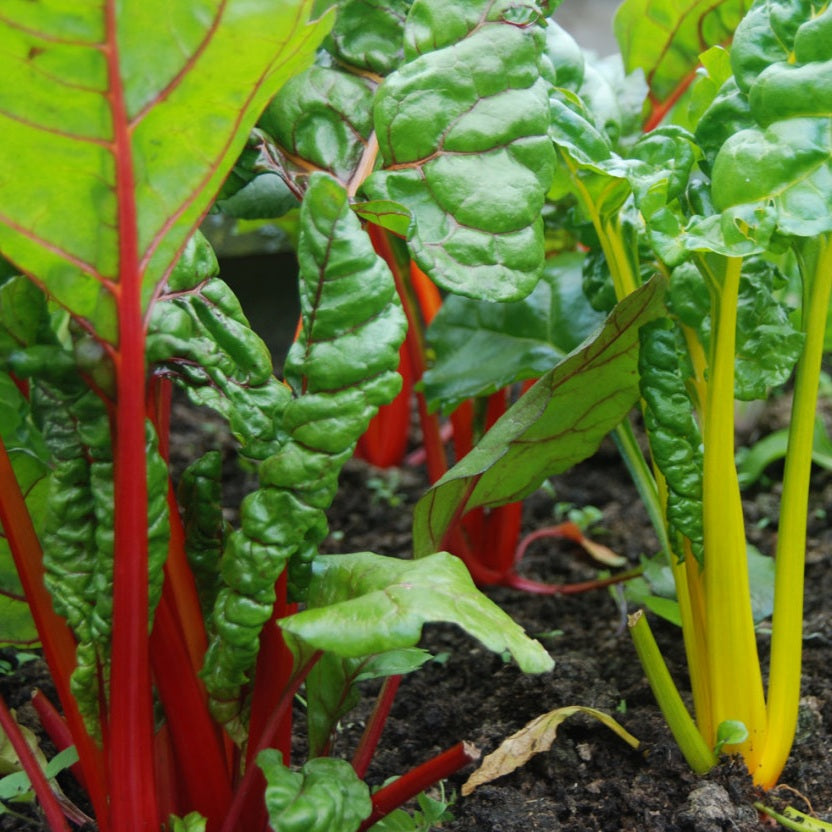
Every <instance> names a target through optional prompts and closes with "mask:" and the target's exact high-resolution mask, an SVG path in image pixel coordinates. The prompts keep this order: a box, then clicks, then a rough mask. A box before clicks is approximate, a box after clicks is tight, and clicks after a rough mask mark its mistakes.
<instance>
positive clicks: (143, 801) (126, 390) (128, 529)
mask: <svg viewBox="0 0 832 832" xmlns="http://www.w3.org/2000/svg"><path fill="white" fill-rule="evenodd" d="M104 8H105V16H106V36H107V44H108V48H107V50H106V52H105V55H106V60H107V75H108V88H109V101H110V109H111V115H112V124H113V155H114V158H115V182H116V197H117V202H118V216H117V223H118V235H119V254H118V263H119V267H118V283H117V284H116V285H115V286H114V292H115V297H116V302H117V309H118V349H117V351H116V352H115V354H114V361H115V370H116V389H117V401H116V421H115V430H114V442H115V453H114V470H115V483H114V485H115V514H114V534H115V554H114V563H113V638H112V657H113V659H112V674H111V687H110V691H111V700H110V701H111V706H112V707H111V714H110V717H111V718H110V744H109V752H110V818H111V821H112V825H113V827H114V828H115V829H117V830H119V832H132V830H136V832H140V831H141V832H149V830H153V829H158V827H159V813H158V808H157V800H156V790H155V774H154V770H153V769H154V764H153V758H154V749H153V699H152V696H151V687H150V648H149V641H148V580H147V569H148V552H147V548H148V532H147V519H148V518H147V459H146V457H145V389H146V381H145V356H144V345H145V334H144V323H143V315H142V297H141V294H142V293H141V290H142V271H141V268H140V265H139V262H140V256H139V238H138V214H137V206H136V193H135V187H136V183H135V176H134V170H133V148H132V141H131V135H130V128H129V121H128V116H127V103H126V100H125V93H124V86H123V82H122V77H121V66H120V60H119V57H120V56H119V49H118V44H119V39H118V36H117V29H118V20H117V15H118V10H117V3H116V0H106V3H105V7H104Z"/></svg>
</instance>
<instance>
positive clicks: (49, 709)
mask: <svg viewBox="0 0 832 832" xmlns="http://www.w3.org/2000/svg"><path fill="white" fill-rule="evenodd" d="M32 707H34V709H35V711H36V712H37V715H38V719H39V720H40V724H41V725H42V726H43V730H44V731H46V733H47V734H48V735H49V739H50V740H52V742H53V743H54V745H55V748H57V749H58V751H63V750H64V749H65V748H69V747H70V746H71V745H74V744H75V740H74V739H73V737H72V732H71V731H70V730H69V726H68V725H67V724H66V720H65V719H64V718H63V717H62V716H61V715H60V714H59V713H58V711H57V709H56V708H55V706H54V705H53V704H52V703H51V702H50V701H49V698H48V697H47V696H46V695H45V694H44V693H43V691H41V690H36V691H35V692H34V693H33V694H32ZM76 750H77V749H76ZM70 771H71V772H72V773H73V775H74V776H75V779H76V780H77V781H78V782H79V783H80V784H81V786H82V787H83V788H85V789H86V788H87V783H86V779H85V778H84V770H83V768H82V767H81V763H80V762H77V763H75V764H74V765H72V766H71V767H70Z"/></svg>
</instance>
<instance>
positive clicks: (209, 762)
mask: <svg viewBox="0 0 832 832" xmlns="http://www.w3.org/2000/svg"><path fill="white" fill-rule="evenodd" d="M150 643H151V647H152V650H151V656H152V660H153V675H154V679H155V681H156V687H157V689H158V691H159V696H160V698H161V700H162V705H163V706H164V709H165V714H166V716H167V725H168V726H169V729H170V735H171V740H172V743H173V748H174V749H175V751H176V760H177V763H178V766H177V771H178V773H179V777H180V779H181V781H182V782H183V784H184V786H185V789H186V791H187V794H188V797H189V798H190V802H191V805H190V806H189V807H188V810H189V811H190V809H196V810H197V811H199V812H200V813H201V814H202V815H204V816H205V817H206V818H208V821H209V826H208V828H209V829H212V828H214V829H216V828H218V824H219V822H220V820H221V819H222V818H223V817H224V816H225V812H226V811H227V809H228V806H229V805H230V803H231V784H230V782H229V779H228V766H227V761H226V759H225V751H224V748H223V745H222V742H221V740H220V736H219V732H218V729H217V726H216V724H215V723H214V721H213V720H212V719H211V715H210V714H209V712H208V707H207V704H206V698H205V690H204V687H203V685H202V682H201V680H200V679H199V678H198V677H197V676H196V674H195V673H194V672H193V670H192V668H191V664H190V661H189V656H188V651H187V648H186V646H185V640H184V636H183V634H182V631H181V629H180V627H179V623H178V621H177V619H176V614H175V610H174V608H173V604H172V598H171V592H170V590H169V588H168V587H167V584H166V585H165V589H164V590H163V592H162V600H161V601H160V603H159V607H158V609H157V610H156V617H155V621H154V625H153V633H152V635H151V637H150Z"/></svg>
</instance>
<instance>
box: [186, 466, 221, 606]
mask: <svg viewBox="0 0 832 832" xmlns="http://www.w3.org/2000/svg"><path fill="white" fill-rule="evenodd" d="M221 479H222V457H221V455H220V452H219V451H217V450H212V451H208V452H207V453H205V454H203V455H202V456H201V457H199V458H198V459H196V460H194V461H193V462H192V463H191V464H190V465H189V466H188V467H187V468H186V469H185V470H184V471H183V472H182V478H181V479H180V481H179V486H178V488H177V492H176V493H177V497H178V499H179V504H180V506H181V508H182V525H183V527H184V529H185V553H186V555H187V557H188V563H189V564H190V567H191V571H192V572H193V575H194V580H195V581H196V585H197V591H198V592H199V600H200V602H201V605H202V609H203V612H207V611H208V610H209V609H210V608H211V607H212V606H213V604H214V601H215V600H216V596H217V591H218V590H219V573H220V570H219V562H220V555H221V554H222V551H223V548H224V545H225V537H226V534H227V533H228V528H227V527H228V524H227V522H226V521H225V519H224V517H223V513H222V499H221V497H222V482H221ZM206 617H207V616H206Z"/></svg>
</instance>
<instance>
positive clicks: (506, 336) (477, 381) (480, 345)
mask: <svg viewBox="0 0 832 832" xmlns="http://www.w3.org/2000/svg"><path fill="white" fill-rule="evenodd" d="M583 260H584V257H583V255H581V254H571V253H568V254H562V255H560V256H558V257H554V258H551V259H550V260H548V261H547V262H546V268H545V270H544V272H543V279H542V280H541V281H540V282H539V283H538V284H537V286H536V287H535V289H534V291H533V292H532V293H531V294H530V295H529V296H528V297H527V298H524V299H523V300H519V301H514V302H513V303H502V304H495V303H488V302H487V301H475V300H471V299H469V298H462V297H453V296H452V297H449V298H447V299H446V301H445V303H444V304H443V305H442V308H441V309H440V310H439V312H438V314H437V316H436V318H435V319H434V321H433V323H432V324H431V327H430V329H429V330H428V340H429V343H430V346H431V348H432V350H433V353H434V354H435V358H434V361H433V364H432V366H431V367H430V369H429V370H428V371H427V372H426V373H425V374H424V376H423V377H422V383H423V390H424V394H425V397H426V398H427V401H428V404H429V406H430V407H431V408H437V407H441V408H442V409H443V410H445V411H446V412H449V411H451V410H454V409H455V408H456V407H457V406H458V405H459V404H460V403H461V402H462V401H463V400H464V399H466V398H469V397H471V396H482V395H487V394H489V393H493V392H495V391H497V390H500V389H501V388H503V387H505V386H507V385H509V384H511V383H513V382H515V381H520V380H523V379H529V378H536V377H537V376H541V375H543V374H544V373H545V372H547V371H548V370H551V369H552V367H554V365H555V364H557V363H558V361H560V360H561V359H562V358H563V357H564V356H565V355H566V354H567V353H568V352H570V351H571V350H573V349H574V348H575V347H576V346H578V344H580V343H581V342H582V341H583V340H584V339H585V338H586V337H587V336H588V335H589V334H590V332H592V331H593V330H594V329H595V328H597V327H598V326H600V324H601V323H602V321H603V316H602V315H601V314H600V313H598V312H596V311H595V310H594V309H592V307H590V306H589V304H588V303H587V301H586V298H585V296H584V294H583V291H582V264H583Z"/></svg>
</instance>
